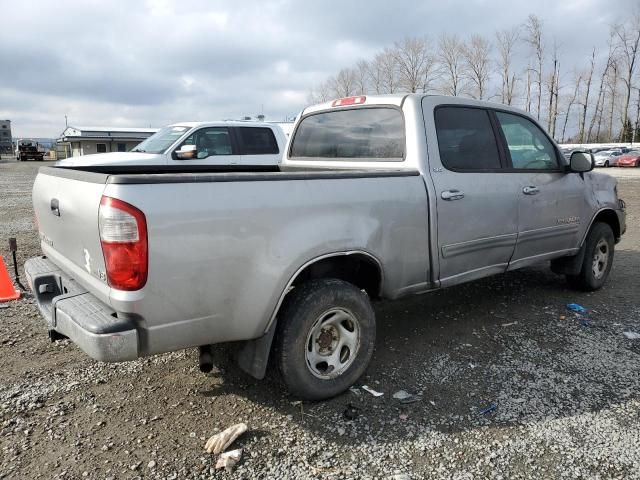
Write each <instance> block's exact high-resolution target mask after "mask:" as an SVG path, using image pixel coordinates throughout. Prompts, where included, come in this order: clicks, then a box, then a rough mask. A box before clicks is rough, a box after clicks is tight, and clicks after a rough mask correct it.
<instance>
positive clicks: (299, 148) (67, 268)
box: [25, 94, 625, 399]
mask: <svg viewBox="0 0 640 480" xmlns="http://www.w3.org/2000/svg"><path fill="white" fill-rule="evenodd" d="M592 169H593V158H592V156H591V154H586V153H582V152H574V153H573V154H572V155H571V157H570V159H569V160H565V158H564V157H563V155H562V154H561V152H560V150H559V149H558V147H557V145H556V144H555V143H554V142H553V140H552V139H551V138H550V137H549V136H548V135H547V133H546V132H545V131H544V130H543V129H542V128H541V127H540V126H539V125H538V124H537V123H536V121H535V120H533V119H532V118H531V117H529V116H528V115H527V114H525V113H523V112H521V111H519V110H516V109H513V108H510V107H506V106H504V105H497V104H491V103H485V102H478V101H473V100H469V99H462V98H452V97H439V96H425V95H417V94H413V95H390V96H376V97H371V96H367V97H364V96H359V97H349V98H343V99H339V100H336V101H333V102H330V103H325V104H322V105H317V106H313V107H310V108H307V109H306V110H304V111H303V112H302V114H301V115H300V117H299V119H298V121H297V123H296V125H295V127H294V130H293V133H292V135H291V138H290V140H289V143H288V145H287V149H286V153H285V156H284V159H283V162H282V164H281V165H280V166H277V167H274V168H273V169H272V170H268V169H264V168H260V169H258V168H257V169H255V170H252V169H251V168H247V167H246V166H245V167H244V168H243V169H241V170H234V169H233V168H232V167H225V168H222V167H219V168H216V167H209V169H197V170H194V167H192V166H187V165H185V167H184V168H182V169H176V167H173V168H171V169H168V170H166V171H163V170H162V169H160V170H158V169H157V168H154V170H153V171H149V170H145V169H144V168H143V167H135V168H134V167H118V166H101V167H70V168H62V167H46V168H42V169H41V170H40V172H39V174H38V176H37V178H36V181H35V185H34V187H33V204H34V209H35V214H36V218H37V224H38V229H39V233H40V238H41V245H42V251H43V254H44V255H43V256H41V257H37V258H32V259H30V260H28V261H27V263H26V265H25V270H26V273H27V277H28V279H29V284H30V286H31V288H32V289H33V291H34V294H35V296H36V299H37V302H38V305H39V307H40V310H41V312H42V314H43V316H44V317H45V319H46V322H47V325H48V328H49V331H50V335H51V337H52V339H55V338H60V337H63V336H64V337H68V338H70V339H72V340H73V341H74V342H75V343H76V344H77V345H78V346H79V347H80V348H81V349H82V350H84V351H85V352H86V353H88V354H89V355H90V356H91V357H93V358H95V359H98V360H102V361H108V362H121V361H127V360H133V359H135V358H138V357H141V356H147V355H153V354H158V353H162V352H168V351H173V350H177V349H184V348H189V347H199V348H200V363H201V368H202V369H203V370H205V371H206V370H207V369H208V368H210V362H211V356H210V349H211V346H212V345H213V344H220V343H232V347H233V352H234V355H235V356H236V359H237V361H238V363H239V365H240V367H241V368H243V369H244V370H245V371H247V372H249V373H250V374H251V375H253V376H255V377H257V378H262V377H264V375H265V372H266V369H267V368H268V367H270V368H277V369H278V370H279V371H280V373H281V375H282V378H283V380H284V382H285V384H286V385H287V387H288V389H289V390H290V392H291V393H292V394H294V395H296V396H299V397H302V398H307V399H321V398H326V397H330V396H333V395H336V394H338V393H339V392H341V391H344V390H345V389H347V388H348V387H349V386H350V385H351V384H353V383H354V382H355V381H356V380H357V379H358V378H359V377H360V376H361V375H362V374H363V372H364V371H365V369H366V367H367V364H368V362H369V360H370V358H371V355H372V354H373V350H374V343H375V332H376V326H375V316H374V310H373V308H372V306H371V302H372V300H375V299H380V298H386V299H398V298H400V297H404V296H407V295H411V294H416V293H423V292H429V291H432V290H435V289H439V288H442V287H447V286H450V285H455V284H459V283H462V282H467V281H470V280H475V279H478V278H482V277H486V276H488V275H493V274H498V273H503V272H505V271H508V270H513V269H517V268H521V267H525V266H528V265H532V264H536V263H540V262H549V261H550V263H551V268H552V269H553V270H554V271H555V272H556V273H558V274H563V275H566V277H567V279H568V280H569V282H570V283H571V284H572V285H574V286H576V287H578V288H581V289H585V290H596V289H598V288H600V287H601V286H602V285H603V283H604V282H605V280H606V279H607V276H608V274H609V271H610V269H611V265H612V262H613V254H614V245H615V243H616V242H617V241H618V240H619V239H620V237H621V235H622V234H623V233H624V232H625V211H624V202H623V201H622V200H620V199H618V195H617V188H616V181H615V179H613V178H611V177H610V176H608V175H604V174H596V173H594V172H591V170H592Z"/></svg>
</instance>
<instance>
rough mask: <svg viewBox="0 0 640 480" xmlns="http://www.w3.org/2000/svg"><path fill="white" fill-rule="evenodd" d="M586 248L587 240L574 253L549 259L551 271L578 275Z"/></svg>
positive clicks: (559, 273)
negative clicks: (569, 255)
mask: <svg viewBox="0 0 640 480" xmlns="http://www.w3.org/2000/svg"><path fill="white" fill-rule="evenodd" d="M586 248H587V242H584V243H583V244H582V247H580V250H579V251H578V253H576V254H575V255H573V256H571V257H562V258H556V259H555V260H551V271H552V272H553V273H557V274H558V275H578V274H579V273H580V271H581V270H582V263H583V262H584V254H585V251H586Z"/></svg>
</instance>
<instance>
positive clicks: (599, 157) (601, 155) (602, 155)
mask: <svg viewBox="0 0 640 480" xmlns="http://www.w3.org/2000/svg"><path fill="white" fill-rule="evenodd" d="M620 155H622V151H620V150H604V151H601V152H598V153H596V154H594V155H593V158H594V160H595V166H596V167H612V166H613V164H614V159H617V157H619V156H620ZM616 163H617V162H616Z"/></svg>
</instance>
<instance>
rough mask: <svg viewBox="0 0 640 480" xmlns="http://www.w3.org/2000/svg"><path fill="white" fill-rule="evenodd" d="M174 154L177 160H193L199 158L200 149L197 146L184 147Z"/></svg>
mask: <svg viewBox="0 0 640 480" xmlns="http://www.w3.org/2000/svg"><path fill="white" fill-rule="evenodd" d="M173 154H174V156H175V158H176V160H193V159H194V158H198V148H197V147H196V146H195V145H182V146H181V147H180V150H176V151H175V152H173Z"/></svg>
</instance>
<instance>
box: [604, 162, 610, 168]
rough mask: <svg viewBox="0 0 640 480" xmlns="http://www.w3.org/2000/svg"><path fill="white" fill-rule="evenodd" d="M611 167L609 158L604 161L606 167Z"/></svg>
mask: <svg viewBox="0 0 640 480" xmlns="http://www.w3.org/2000/svg"><path fill="white" fill-rule="evenodd" d="M609 167H610V165H609V160H607V161H606V162H604V168H609Z"/></svg>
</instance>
